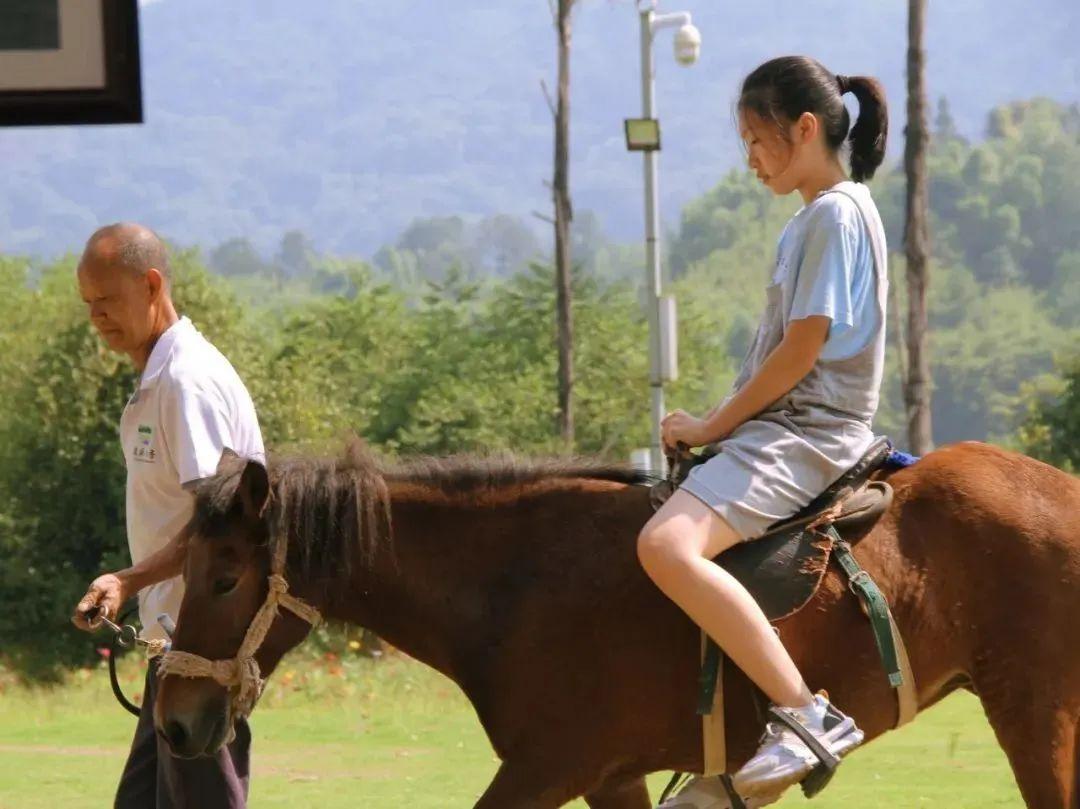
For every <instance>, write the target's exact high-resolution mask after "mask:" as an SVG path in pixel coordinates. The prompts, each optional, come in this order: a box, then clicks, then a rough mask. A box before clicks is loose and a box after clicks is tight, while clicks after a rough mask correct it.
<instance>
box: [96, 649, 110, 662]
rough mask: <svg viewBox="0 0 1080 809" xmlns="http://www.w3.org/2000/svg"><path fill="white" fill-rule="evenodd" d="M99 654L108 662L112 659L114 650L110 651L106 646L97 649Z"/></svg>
mask: <svg viewBox="0 0 1080 809" xmlns="http://www.w3.org/2000/svg"><path fill="white" fill-rule="evenodd" d="M97 653H98V654H99V655H101V656H102V658H103V659H105V660H108V659H109V658H110V657H112V649H109V648H108V647H106V646H99V647H98V649H97Z"/></svg>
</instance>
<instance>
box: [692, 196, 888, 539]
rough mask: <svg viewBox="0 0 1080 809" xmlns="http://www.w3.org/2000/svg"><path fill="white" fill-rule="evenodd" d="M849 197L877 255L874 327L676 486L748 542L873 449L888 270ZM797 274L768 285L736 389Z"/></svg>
mask: <svg viewBox="0 0 1080 809" xmlns="http://www.w3.org/2000/svg"><path fill="white" fill-rule="evenodd" d="M825 193H839V194H845V195H846V196H848V197H850V198H851V199H852V200H854V201H855V203H856V205H858V207H859V211H860V213H861V214H862V218H863V222H864V224H865V225H866V232H867V233H868V234H869V237H870V242H871V247H872V252H873V257H874V280H875V291H876V295H875V299H876V303H877V315H878V317H877V329H876V332H875V333H874V335H873V336H872V338H871V339H870V340H869V341H868V343H867V345H866V347H865V348H864V349H863V350H862V351H860V352H859V353H858V354H855V355H854V356H852V357H849V358H846V359H842V360H822V359H819V360H818V361H817V363H815V365H814V367H813V369H812V370H811V371H810V373H809V374H807V375H806V377H805V378H803V379H802V380H801V381H800V382H799V384H798V385H796V386H795V388H794V389H793V390H791V391H790V392H789V393H788V394H787V395H785V396H783V397H781V398H780V399H779V400H777V401H776V402H774V403H773V404H771V405H769V406H768V407H767V408H766V409H765V410H764V411H762V412H761V413H759V414H758V415H757V416H755V417H754V418H752V419H750V420H749V421H746V422H745V423H743V424H742V425H740V426H739V427H738V428H737V429H736V430H735V431H733V432H732V433H731V435H730V436H728V437H727V438H725V439H723V440H722V441H720V442H718V443H717V444H716V445H715V448H716V449H718V450H719V452H718V454H717V455H716V456H715V457H713V458H711V459H710V460H709V461H707V462H706V463H704V464H701V465H699V466H696V467H694V468H693V469H692V470H691V472H690V474H689V477H688V478H687V479H686V481H685V482H684V483H683V485H682V487H681V488H682V489H684V490H685V491H687V492H689V493H690V494H692V495H694V496H695V497H696V498H698V499H699V500H701V501H702V502H703V503H705V505H707V506H709V507H710V508H711V509H713V510H714V511H715V512H716V513H717V514H719V515H720V516H721V517H722V518H723V519H724V520H725V521H726V522H727V523H728V524H729V525H730V526H731V527H732V528H733V529H734V530H735V532H736V533H737V534H738V535H739V536H740V537H741V538H742V539H744V540H747V539H754V538H756V537H759V536H761V535H762V534H763V533H765V531H766V530H767V529H768V527H769V526H770V525H772V524H773V523H775V522H776V521H778V520H782V519H785V518H787V517H790V516H792V515H793V514H795V513H796V512H797V511H799V510H800V509H801V508H803V507H804V506H805V505H807V504H808V503H809V502H810V501H811V500H813V499H814V498H815V497H816V496H817V495H819V494H821V493H822V492H823V491H825V489H827V488H828V487H829V485H830V484H832V483H833V482H834V481H835V480H836V479H837V478H839V477H840V476H841V475H842V474H843V473H844V472H846V471H847V470H848V469H850V468H851V467H852V466H854V465H855V463H856V462H857V461H858V460H859V458H861V457H862V455H863V454H864V453H865V452H866V451H867V450H868V449H869V448H870V444H871V443H872V441H873V433H872V432H871V429H870V423H871V420H872V419H873V417H874V413H875V412H876V410H877V405H878V392H879V390H880V388H881V379H882V373H883V367H884V362H885V305H886V300H887V296H888V274H887V269H886V263H885V262H886V258H885V256H886V251H885V235H884V233H885V232H884V228H883V227H882V224H881V219H880V217H879V215H878V212H877V210H876V209H875V208H874V207H873V206H870V205H865V204H863V201H862V200H860V199H859V198H858V197H857V196H855V195H852V194H847V192H846V191H843V190H842V189H832V190H830V191H826V192H825ZM796 281H797V273H796V272H794V271H790V272H788V273H787V274H786V277H784V278H782V279H781V280H780V281H779V282H778V283H774V284H773V285H772V286H770V287H769V289H768V295H767V297H768V302H767V305H766V309H765V314H764V317H763V318H762V321H761V325H760V326H759V327H758V331H757V334H756V336H755V337H754V342H753V343H752V344H751V346H750V350H749V351H748V353H747V356H746V359H745V360H744V362H743V366H742V370H741V371H740V373H739V377H738V378H737V379H736V381H735V386H734V389H735V390H738V389H739V388H740V387H742V386H743V385H745V384H746V382H747V381H748V380H749V379H750V378H751V377H752V376H753V375H754V374H755V373H757V371H758V370H759V369H760V368H761V366H762V364H764V362H765V359H766V358H767V357H768V356H769V354H770V353H771V352H772V351H773V349H775V348H776V347H777V346H778V345H779V344H780V341H781V340H783V338H784V333H785V330H786V327H787V321H788V319H787V315H788V313H790V311H791V305H792V301H793V297H794V293H795V285H796Z"/></svg>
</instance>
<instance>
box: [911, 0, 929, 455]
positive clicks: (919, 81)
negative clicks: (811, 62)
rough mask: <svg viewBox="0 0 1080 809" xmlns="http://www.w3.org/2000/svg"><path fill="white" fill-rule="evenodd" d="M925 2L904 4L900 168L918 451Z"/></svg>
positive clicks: (924, 239) (922, 385)
mask: <svg viewBox="0 0 1080 809" xmlns="http://www.w3.org/2000/svg"><path fill="white" fill-rule="evenodd" d="M925 23H926V0H909V3H908V51H907V80H908V105H907V106H908V121H907V128H906V129H905V136H906V141H905V146H904V171H905V173H906V175H907V197H906V216H905V220H904V221H905V226H904V249H905V252H906V253H907V287H908V322H907V349H908V361H907V379H905V380H904V405H905V408H906V410H907V423H908V444H909V446H910V448H911V451H912V452H914V453H915V454H917V455H923V454H925V453H927V452H929V451H930V450H931V449H933V446H934V440H933V428H932V425H931V420H930V392H931V389H930V363H929V355H928V352H927V345H926V343H927V309H926V290H927V286H928V285H929V280H930V278H929V271H930V267H929V253H930V237H929V228H928V225H927V217H928V214H927V208H928V205H929V202H928V199H929V197H928V193H927V183H926V144H927V141H928V139H929V138H928V135H927V123H926V76H925V70H924V62H925V52H924V50H923V32H924V30H925V27H926V24H925Z"/></svg>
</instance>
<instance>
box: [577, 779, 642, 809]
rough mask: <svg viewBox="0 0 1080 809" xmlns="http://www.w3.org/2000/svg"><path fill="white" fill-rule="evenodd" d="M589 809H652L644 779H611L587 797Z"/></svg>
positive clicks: (586, 801)
mask: <svg viewBox="0 0 1080 809" xmlns="http://www.w3.org/2000/svg"><path fill="white" fill-rule="evenodd" d="M585 803H587V804H589V809H651V807H652V801H651V800H650V799H649V788H648V787H647V786H645V779H644V778H609V779H608V780H607V781H605V782H604V783H603V784H602V785H601V786H600V788H599V789H594V790H593V791H592V792H590V793H589V794H587V795H586V796H585Z"/></svg>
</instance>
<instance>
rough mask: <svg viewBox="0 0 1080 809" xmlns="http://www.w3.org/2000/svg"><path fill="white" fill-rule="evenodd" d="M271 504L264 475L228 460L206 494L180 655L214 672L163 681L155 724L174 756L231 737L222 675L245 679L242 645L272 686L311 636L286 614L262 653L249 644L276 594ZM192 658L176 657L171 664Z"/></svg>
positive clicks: (229, 693)
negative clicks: (240, 673) (280, 667)
mask: <svg viewBox="0 0 1080 809" xmlns="http://www.w3.org/2000/svg"><path fill="white" fill-rule="evenodd" d="M270 498H271V487H270V481H269V477H268V475H267V471H266V468H265V467H264V466H263V465H262V464H260V463H257V462H255V461H244V460H243V459H240V458H238V457H237V456H236V455H235V454H233V453H231V452H229V451H226V454H225V456H223V458H222V461H221V464H220V465H219V467H218V473H217V475H216V476H215V477H214V478H212V479H210V480H209V481H206V482H205V483H204V484H202V485H201V486H200V488H199V492H198V497H197V505H196V513H195V516H194V518H193V523H192V530H191V534H190V536H189V539H188V549H187V559H186V562H185V564H184V586H185V589H184V599H183V602H182V603H181V605H180V612H179V615H178V616H177V622H176V631H175V633H174V636H173V639H172V648H173V651H174V652H182V653H186V655H187V656H197V657H198V658H201V659H202V660H201V661H200V663H201V664H205V665H212V666H213V667H214V668H215V670H216V671H215V673H214V674H212V675H209V676H206V675H202V676H200V675H199V674H196V673H195V672H194V671H193V670H192V671H185V670H184V669H182V668H181V669H179V670H176V669H173V670H172V672H171V673H170V674H167V675H166V676H162V677H160V678H159V688H158V693H157V701H156V703H155V705H154V725H155V727H156V728H157V731H158V733H159V734H161V735H162V737H164V738H165V740H166V741H167V742H168V743H169V747H170V748H171V749H172V751H173V753H174V754H175V755H178V756H181V757H191V756H198V755H209V754H212V753H214V752H215V751H217V749H218V748H219V747H221V745H222V744H223V743H224V742H225V741H226V740H228V739H229V738H231V729H232V723H233V722H234V720H235V718H236V717H235V716H234V713H235V711H234V710H233V708H234V705H235V697H236V691H237V688H238V686H237V685H236V684H231V685H223V684H222V683H221V682H219V680H226V681H227V680H228V679H229V678H228V677H226V676H220V675H222V673H223V672H225V671H228V670H230V666H231V667H232V668H231V670H232V671H233V672H235V671H236V670H237V663H238V662H242V661H237V657H238V653H240V652H241V646H242V645H243V646H244V647H245V651H246V652H250V653H252V654H253V655H254V659H255V661H256V662H257V663H258V670H259V671H260V672H261V674H262V676H263V677H265V676H266V675H267V674H269V672H270V671H272V670H273V668H274V666H276V665H277V663H278V661H279V660H280V659H281V657H282V655H284V654H285V652H287V651H288V650H289V649H290V648H292V647H293V646H295V645H296V644H297V643H299V642H300V641H301V640H302V639H303V638H304V636H305V635H306V634H307V631H308V629H309V628H310V627H309V625H308V624H307V623H306V622H305V621H303V620H300V619H299V618H297V617H296V616H295V615H293V614H292V613H291V612H288V611H286V610H282V611H281V614H280V616H278V617H277V618H269V617H268V620H272V623H271V624H270V626H269V629H268V631H267V632H266V634H265V637H264V638H262V640H261V642H258V641H257V648H256V649H248V648H247V646H248V645H249V644H250V639H249V641H248V644H245V638H246V637H247V636H248V632H249V628H250V627H251V625H252V622H253V620H254V619H255V618H256V614H257V613H259V612H260V608H261V607H263V605H264V604H265V603H266V602H267V597H268V594H269V590H270V579H269V577H270V573H271V567H272V559H271V542H270V538H271V530H270V524H269V515H268V511H269V510H270V509H269V505H270ZM184 656H185V655H172V658H173V660H170V661H167V664H171V663H173V662H175V660H176V658H178V657H184ZM194 659H195V658H194V657H192V658H189V659H188V660H187V661H181V662H187V663H190V661H191V660H194ZM170 668H171V666H170V665H165V666H164V667H163V669H164V670H168V669H170Z"/></svg>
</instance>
